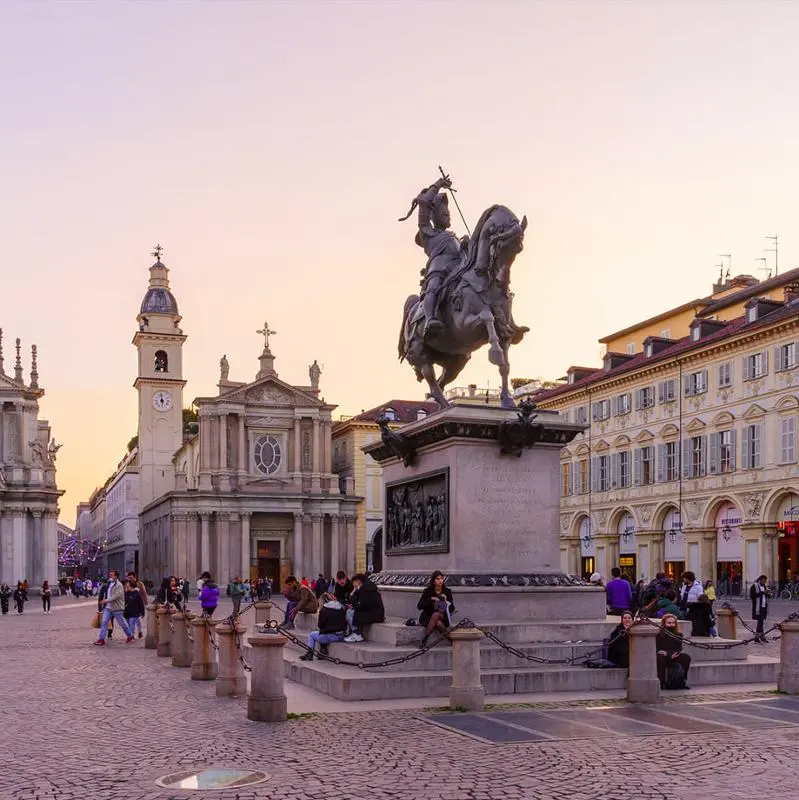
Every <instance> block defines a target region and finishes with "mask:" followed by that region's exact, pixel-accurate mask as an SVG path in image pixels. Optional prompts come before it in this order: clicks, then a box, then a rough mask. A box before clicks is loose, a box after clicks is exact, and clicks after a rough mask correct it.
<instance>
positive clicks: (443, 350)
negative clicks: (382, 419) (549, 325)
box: [399, 205, 529, 408]
mask: <svg viewBox="0 0 799 800" xmlns="http://www.w3.org/2000/svg"><path fill="white" fill-rule="evenodd" d="M526 227H527V217H524V218H523V219H522V220H521V221H519V219H518V217H517V216H516V215H515V214H514V213H513V212H512V211H511V210H510V209H508V208H506V207H505V206H501V205H495V206H491V207H490V208H488V209H486V211H485V212H483V215H482V216H481V217H480V220H479V221H478V223H477V226H476V227H475V230H474V234H473V235H472V237H471V239H470V241H469V246H468V250H467V251H466V253H465V255H464V258H463V260H462V262H461V264H460V266H458V267H456V268H455V269H454V270H453V271H452V272H451V273H450V274H449V275H448V276H447V278H446V280H445V282H444V286H443V290H442V292H441V294H440V297H439V308H438V313H439V318H440V320H441V322H442V323H443V331H441V332H439V333H434V334H428V336H427V338H425V337H424V335H423V330H424V322H425V320H424V314H423V313H422V309H421V304H420V298H419V295H411V296H410V297H409V298H408V299H407V300H406V301H405V309H404V311H403V315H402V329H401V331H400V338H399V357H400V361H402V360H404V359H407V360H408V363H409V364H410V365H411V366H412V367H413V368H414V371H415V372H416V379H417V380H419V381H421V380H422V379H424V380H426V381H427V384H428V386H429V387H430V396H431V397H432V398H433V399H434V400H435V401H436V402H437V403H438V405H439V406H440V407H441V408H446V407H447V406H449V403H448V402H447V399H446V398H445V397H444V392H443V390H444V387H445V386H447V385H448V384H450V383H452V381H454V380H455V378H457V377H458V375H459V374H460V373H461V370H463V368H464V367H465V366H466V364H467V362H468V361H469V359H470V358H471V355H472V353H473V352H474V351H475V350H477V349H478V348H480V347H482V346H483V345H484V344H486V343H488V344H489V345H490V348H489V351H488V360H489V361H490V362H491V363H492V364H495V365H496V366H497V367H499V374H500V376H501V378H502V391H501V395H500V401H501V405H502V407H503V408H515V403H514V402H513V396H512V395H511V393H510V390H509V388H508V374H509V372H510V364H509V361H508V350H509V349H510V346H511V344H518V343H519V342H520V341H521V340H522V337H523V336H524V334H525V333H526V332H527V331H528V330H529V329H528V328H526V327H523V326H517V325H516V323H515V322H514V321H513V314H512V312H511V304H512V298H513V295H512V293H511V291H510V268H511V265H512V264H513V261H514V259H515V258H516V256H517V255H518V253H520V252H521V250H522V247H523V244H524V231H525V228H526ZM436 364H438V365H439V366H441V367H442V373H441V376H440V377H438V378H437V377H436V373H435V365H436Z"/></svg>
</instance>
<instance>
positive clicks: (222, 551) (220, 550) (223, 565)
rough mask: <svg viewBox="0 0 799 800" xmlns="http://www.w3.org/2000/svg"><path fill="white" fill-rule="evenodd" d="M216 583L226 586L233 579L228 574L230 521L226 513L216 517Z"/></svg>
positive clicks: (220, 513)
mask: <svg viewBox="0 0 799 800" xmlns="http://www.w3.org/2000/svg"><path fill="white" fill-rule="evenodd" d="M215 577H216V582H217V583H218V584H219V585H220V586H222V585H226V584H227V583H228V582H229V581H230V579H231V578H233V577H235V576H234V575H232V574H231V572H230V519H229V518H228V515H227V513H226V512H224V511H222V512H217V515H216V576H215Z"/></svg>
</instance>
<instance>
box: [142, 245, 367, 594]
mask: <svg viewBox="0 0 799 800" xmlns="http://www.w3.org/2000/svg"><path fill="white" fill-rule="evenodd" d="M180 321H181V317H180V316H179V314H178V307H177V302H176V301H175V298H174V296H173V295H172V293H171V291H170V289H169V282H168V270H167V269H166V267H165V266H164V265H163V264H162V263H161V261H160V258H159V260H158V261H157V262H156V263H155V264H154V265H153V266H152V267H151V268H150V286H149V288H148V290H147V293H146V294H145V297H144V300H143V302H142V306H141V309H140V313H139V316H138V322H139V331H138V333H137V334H136V336H135V337H134V339H133V343H134V345H135V346H136V348H137V350H138V353H139V372H138V376H137V379H136V382H135V386H136V388H137V390H138V393H139V440H138V470H139V480H140V483H139V488H140V500H141V507H142V510H141V515H140V519H139V565H140V573H141V574H142V575H143V576H144V577H146V578H150V579H151V580H154V581H155V580H158V579H160V578H161V577H163V576H164V575H169V574H175V575H178V576H181V577H190V578H195V577H197V576H198V575H199V574H200V573H201V572H202V571H204V570H209V571H210V572H211V574H212V575H213V576H214V577H215V579H216V580H217V581H219V582H220V584H222V583H226V582H228V581H229V580H231V579H232V578H234V577H241V578H251V579H252V578H256V577H270V578H272V579H275V580H280V581H282V580H283V579H285V577H286V576H287V575H289V574H290V573H294V574H296V575H298V576H303V575H305V576H308V577H309V578H310V577H311V576H312V575H316V574H318V573H319V572H324V573H325V574H327V575H329V574H331V573H334V572H335V571H337V570H338V569H346V570H348V571H352V570H354V568H355V565H356V506H357V502H358V499H359V498H357V497H356V496H355V494H354V489H353V482H352V481H351V480H350V481H346V480H345V481H341V482H340V481H339V478H338V476H336V475H334V474H333V473H332V444H331V432H332V412H333V410H334V409H335V406H334V405H331V404H329V403H326V402H325V400H324V398H322V397H320V390H319V378H320V373H321V371H320V369H319V367H318V365H317V364H316V362H314V364H313V365H312V366H311V368H310V370H309V377H310V382H309V385H292V384H290V383H288V382H286V381H284V380H282V379H281V378H280V377H279V376H278V374H277V371H276V369H275V357H274V355H273V354H272V350H271V346H270V343H269V337H270V336H272V335H274V332H273V331H270V330H269V327H268V326H267V325H266V324H265V325H264V328H263V330H262V331H259V333H261V334H263V335H264V347H263V350H262V352H261V354H260V356H259V359H258V365H259V366H258V370H257V373H256V374H255V375H254V377H253V379H252V380H250V381H234V380H231V379H230V377H229V371H230V366H229V364H228V361H227V358H226V357H225V356H223V357H222V359H221V361H220V379H219V383H218V386H217V394H215V395H213V396H207V397H198V398H196V399H195V400H194V403H193V404H194V406H195V407H196V408H197V410H198V420H199V423H198V424H196V425H195V426H193V428H192V426H189V430H188V431H185V430H184V424H183V414H182V410H183V402H184V398H183V389H184V386H185V380H184V379H183V374H182V358H181V356H182V348H183V344H184V343H185V341H186V337H185V336H184V335H183V333H182V331H181V329H180V327H179V323H180Z"/></svg>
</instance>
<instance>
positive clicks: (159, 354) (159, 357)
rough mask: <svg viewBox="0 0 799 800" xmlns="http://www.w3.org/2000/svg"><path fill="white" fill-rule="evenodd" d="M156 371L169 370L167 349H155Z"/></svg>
mask: <svg viewBox="0 0 799 800" xmlns="http://www.w3.org/2000/svg"><path fill="white" fill-rule="evenodd" d="M154 369H155V371H156V372H169V358H168V356H167V354H166V351H165V350H156V351H155V366H154Z"/></svg>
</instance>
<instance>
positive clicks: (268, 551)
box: [250, 539, 281, 591]
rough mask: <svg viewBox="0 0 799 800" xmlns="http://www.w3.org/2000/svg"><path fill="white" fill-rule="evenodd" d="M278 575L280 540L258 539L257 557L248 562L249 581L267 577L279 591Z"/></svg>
mask: <svg viewBox="0 0 799 800" xmlns="http://www.w3.org/2000/svg"><path fill="white" fill-rule="evenodd" d="M280 577H281V575H280V541H278V540H262V539H259V540H258V558H257V559H256V562H255V563H254V564H252V563H251V564H250V581H253V580H258V578H269V579H271V581H272V585H273V586H274V587H275V589H276V590H277V591H279V589H278V587H279V586H280V585H281V584H280Z"/></svg>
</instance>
